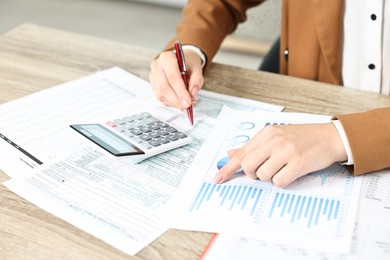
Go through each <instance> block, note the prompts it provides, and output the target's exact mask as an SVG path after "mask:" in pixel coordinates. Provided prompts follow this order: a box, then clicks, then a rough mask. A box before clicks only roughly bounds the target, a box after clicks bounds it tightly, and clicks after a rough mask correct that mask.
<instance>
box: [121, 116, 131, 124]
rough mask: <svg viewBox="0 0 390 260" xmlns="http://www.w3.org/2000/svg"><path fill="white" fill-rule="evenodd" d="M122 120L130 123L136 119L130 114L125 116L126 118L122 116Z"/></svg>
mask: <svg viewBox="0 0 390 260" xmlns="http://www.w3.org/2000/svg"><path fill="white" fill-rule="evenodd" d="M122 121H123V122H125V123H130V122H134V119H133V118H132V117H130V116H125V117H124V118H122Z"/></svg>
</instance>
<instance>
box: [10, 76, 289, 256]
mask: <svg viewBox="0 0 390 260" xmlns="http://www.w3.org/2000/svg"><path fill="white" fill-rule="evenodd" d="M102 73H108V74H106V75H105V77H106V78H105V79H103V81H107V80H109V81H112V80H113V79H111V77H115V75H116V74H115V73H113V74H110V73H109V72H102ZM121 74H123V77H124V79H125V80H124V81H123V82H125V81H126V80H127V81H128V84H127V83H123V85H124V86H125V87H128V88H129V89H131V86H134V84H135V83H137V82H138V80H139V79H138V78H136V77H135V76H133V75H131V74H129V73H127V72H125V71H121ZM100 77H101V75H99V73H97V74H95V76H92V78H95V79H96V78H97V81H99V78H100ZM82 80H83V79H82ZM100 80H101V79H100ZM73 83H75V84H77V85H80V84H79V83H80V82H78V81H76V82H73ZM79 87H82V86H79ZM115 87H117V86H111V88H115ZM144 87H147V88H148V90H147V91H144ZM120 89H122V88H120ZM74 90H75V91H76V90H77V89H74ZM52 91H54V90H52ZM45 95H46V93H45ZM134 96H136V97H134V98H133V99H129V100H127V101H126V100H124V101H123V102H120V103H121V105H117V106H116V109H115V111H110V113H105V114H104V115H105V116H100V115H98V114H93V113H92V112H93V111H92V112H91V113H92V116H91V117H90V118H79V117H77V118H69V119H67V120H66V123H61V125H62V127H58V132H61V133H64V132H65V133H66V134H65V135H64V134H62V135H60V134H59V135H58V138H65V136H66V138H68V139H69V140H71V141H72V142H73V143H74V145H72V147H70V148H67V149H66V150H65V151H58V150H55V149H54V148H53V149H52V150H50V151H49V152H47V155H49V156H48V157H51V158H48V159H46V160H44V163H43V164H41V165H40V166H38V167H35V169H34V170H32V171H31V170H30V169H26V170H25V171H21V170H18V171H17V172H16V173H18V174H19V176H18V178H16V177H15V178H13V179H12V180H10V181H7V182H6V183H5V185H6V186H7V187H8V188H9V189H10V190H12V191H14V192H15V193H17V194H18V195H20V196H22V197H23V198H25V199H26V200H28V201H31V202H32V203H34V204H35V205H37V206H39V207H41V208H42V209H44V210H46V211H48V212H50V213H51V214H53V215H55V216H57V217H59V218H62V219H64V220H65V221H68V222H69V223H72V224H73V225H75V226H77V227H78V228H80V229H82V230H85V231H86V232H88V233H91V234H93V235H95V236H96V237H98V238H100V239H102V240H103V241H106V242H107V243H108V244H110V245H112V246H114V247H116V248H118V249H119V250H122V251H123V252H126V253H128V254H130V255H134V254H136V253H137V252H139V251H140V250H141V249H142V248H144V247H145V246H146V245H148V244H149V243H150V242H151V241H153V240H154V239H156V238H157V237H158V236H159V235H161V234H162V233H164V232H165V231H166V230H167V229H168V226H167V225H166V224H165V223H164V222H163V221H162V216H163V214H164V212H165V211H166V207H167V205H168V204H169V203H170V201H171V200H172V198H173V197H174V195H175V194H176V191H177V188H178V187H179V185H180V183H181V181H182V179H183V178H184V176H185V175H186V174H187V172H188V169H189V167H190V165H191V163H192V161H193V159H194V158H195V156H196V154H197V153H198V151H199V149H200V147H201V145H202V144H203V142H204V140H205V139H206V137H207V136H208V133H209V132H210V130H211V129H212V127H213V126H214V124H215V120H216V117H217V116H218V111H219V110H221V108H222V106H223V104H229V105H230V106H232V107H235V108H236V109H239V108H240V109H245V110H249V111H256V110H263V109H265V110H270V111H280V110H281V109H282V108H281V107H278V106H274V105H269V104H265V103H261V102H255V101H251V100H247V99H240V98H233V97H230V96H226V95H220V94H215V93H211V92H207V91H201V92H200V93H199V97H198V105H197V106H195V107H194V114H195V125H194V127H189V126H188V125H189V123H188V118H187V116H186V114H184V113H182V112H181V111H179V110H177V109H173V108H168V107H165V106H163V105H162V104H160V103H159V102H158V101H157V100H156V99H155V98H154V95H153V93H152V92H151V88H150V86H149V85H148V84H146V85H144V86H143V88H142V89H141V90H140V91H134ZM35 98H37V99H39V96H38V97H35ZM90 100H93V98H91V99H88V98H85V99H79V100H78V102H80V103H83V104H84V106H88V102H89V101H90ZM41 101H42V102H44V100H41ZM118 102H119V101H118ZM73 105H74V106H79V107H81V106H82V105H81V104H78V103H76V104H73V103H72V104H71V106H73ZM21 106H22V105H21ZM53 106H54V107H55V105H53ZM68 106H70V105H68ZM62 109H63V110H65V111H67V110H70V108H67V107H65V108H62ZM100 110H104V109H103V108H100ZM139 111H147V112H151V113H153V114H156V113H157V114H158V115H157V116H159V117H161V118H162V119H164V120H166V121H168V122H169V123H171V124H172V125H173V126H175V127H178V128H180V129H183V128H185V127H187V130H188V133H189V134H190V135H191V137H192V139H193V142H192V143H191V144H190V145H186V146H183V147H180V148H177V149H174V150H171V151H169V152H165V153H163V154H160V155H157V156H154V157H151V158H149V159H147V160H144V161H142V162H141V163H139V164H133V163H129V162H128V161H126V160H125V159H124V160H123V159H117V158H115V157H114V156H112V155H111V154H109V153H107V152H106V151H105V150H103V149H101V148H100V147H98V146H97V145H95V144H93V143H92V142H89V141H88V140H86V139H85V138H83V137H82V136H81V135H80V134H78V133H76V132H75V131H74V130H72V129H71V128H70V127H69V124H73V123H88V122H91V121H93V122H95V123H96V122H105V120H112V119H113V118H117V117H120V116H125V115H127V114H128V113H136V112H139ZM59 114H60V113H59ZM108 114H109V115H108ZM51 116H52V117H54V116H55V113H53V114H52V115H51ZM59 116H61V115H59ZM37 120H39V118H38V119H37ZM100 120H102V121H100ZM23 126H26V127H27V123H26V124H24V125H23ZM36 127H37V128H39V124H38V126H36ZM56 127H57V126H56ZM14 128H15V129H18V127H16V126H15V127H14ZM20 131H21V132H22V133H23V131H26V129H21V130H20ZM46 131H47V132H48V133H49V132H50V130H46ZM50 134H51V133H50ZM37 135H38V134H37ZM8 136H11V135H8ZM8 136H7V137H8ZM16 136H17V135H13V136H12V137H13V139H14V140H17V141H18V143H20V144H24V147H26V148H36V149H35V150H36V151H39V149H38V148H39V147H38V144H40V143H41V144H46V143H47V146H42V147H45V148H46V147H48V148H49V149H50V148H51V146H49V144H48V142H45V141H46V139H45V137H42V138H41V140H43V141H42V142H38V141H36V147H35V146H28V144H29V142H28V141H25V140H24V139H23V138H20V139H17V138H16ZM53 136H54V133H53ZM20 137H24V135H23V134H20ZM26 139H28V138H27V136H26ZM48 139H50V140H51V141H53V142H55V144H56V145H59V144H61V140H57V138H48ZM53 146H55V145H53ZM26 148H24V149H25V150H27V149H26ZM31 150H34V149H31ZM35 150H34V151H35ZM42 154H43V153H42ZM42 158H45V157H42Z"/></svg>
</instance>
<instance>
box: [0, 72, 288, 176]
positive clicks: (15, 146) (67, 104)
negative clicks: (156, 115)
mask: <svg viewBox="0 0 390 260" xmlns="http://www.w3.org/2000/svg"><path fill="white" fill-rule="evenodd" d="M153 98H154V95H153V93H152V90H151V87H150V84H149V83H148V82H146V81H144V80H143V79H141V78H139V77H137V76H135V75H133V74H131V73H129V72H127V71H125V70H123V69H121V68H117V67H115V68H110V69H107V70H104V71H100V72H97V73H94V74H92V75H89V76H86V77H83V78H81V79H77V80H74V81H70V82H67V83H64V84H61V85H58V86H55V87H52V88H49V89H46V90H42V91H40V92H37V93H34V94H31V95H28V96H25V97H22V98H19V99H17V100H13V101H10V102H8V103H5V104H2V105H1V106H0V122H2V123H1V125H0V153H1V154H2V155H3V157H2V160H1V161H0V169H2V170H3V171H4V172H5V173H6V174H7V175H9V176H10V177H12V178H15V177H21V176H20V174H21V173H24V174H26V173H28V172H29V170H31V169H33V168H35V167H37V166H38V165H41V164H43V163H45V162H47V161H48V160H50V159H53V158H55V156H57V155H59V154H61V153H62V152H64V151H65V150H67V149H71V148H72V147H74V146H76V145H77V144H78V143H77V142H78V140H77V139H74V138H73V131H72V130H70V127H69V125H70V124H75V123H88V122H91V123H97V122H102V120H111V119H113V118H114V117H116V116H121V115H123V114H124V113H132V112H133V113H134V112H135V111H136V110H138V111H139V110H142V109H143V110H150V109H151V108H148V107H146V105H148V104H151V105H152V108H155V110H157V111H158V109H156V107H157V108H158V107H161V104H159V102H158V101H157V100H153ZM137 100H138V101H137ZM145 100H149V101H148V102H144V101H145ZM224 103H226V104H227V105H229V106H231V107H235V108H237V109H243V110H256V109H265V110H271V111H280V110H281V109H282V107H280V106H275V105H271V104H266V103H262V102H256V101H252V100H248V99H242V98H236V97H231V96H227V95H221V94H217V93H212V92H208V91H200V93H199V98H198V105H197V106H196V108H195V109H196V111H194V112H196V114H197V115H196V117H198V119H200V118H201V117H202V116H203V115H207V116H208V117H214V118H216V117H217V116H218V113H219V111H220V109H221V107H222V105H223V104H224ZM171 111H172V112H171V113H170V114H169V115H168V116H169V117H171V116H172V115H173V114H174V115H175V117H174V118H175V119H182V121H183V122H186V121H184V119H185V115H182V114H183V113H180V112H179V113H178V110H177V109H176V110H175V109H171ZM172 117H173V116H172ZM103 122H105V121H103ZM185 127H186V129H187V130H188V129H189V125H188V124H187V125H185Z"/></svg>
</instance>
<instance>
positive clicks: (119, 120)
mask: <svg viewBox="0 0 390 260" xmlns="http://www.w3.org/2000/svg"><path fill="white" fill-rule="evenodd" d="M124 123H125V122H124V121H123V120H122V119H115V120H114V124H116V125H123V124H124Z"/></svg>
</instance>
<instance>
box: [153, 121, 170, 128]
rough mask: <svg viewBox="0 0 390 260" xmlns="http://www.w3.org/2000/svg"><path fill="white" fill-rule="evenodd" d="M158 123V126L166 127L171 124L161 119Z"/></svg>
mask: <svg viewBox="0 0 390 260" xmlns="http://www.w3.org/2000/svg"><path fill="white" fill-rule="evenodd" d="M156 124H157V125H158V126H160V127H161V128H165V127H168V126H169V125H168V124H166V123H164V122H161V121H158V122H156Z"/></svg>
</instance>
